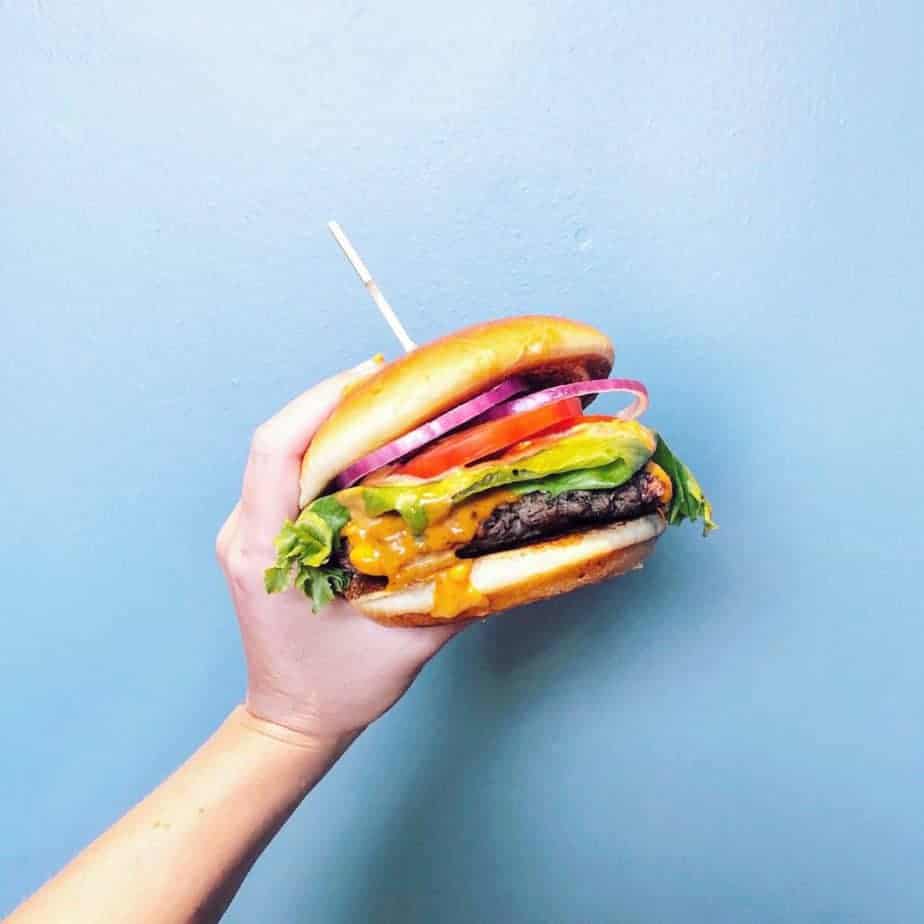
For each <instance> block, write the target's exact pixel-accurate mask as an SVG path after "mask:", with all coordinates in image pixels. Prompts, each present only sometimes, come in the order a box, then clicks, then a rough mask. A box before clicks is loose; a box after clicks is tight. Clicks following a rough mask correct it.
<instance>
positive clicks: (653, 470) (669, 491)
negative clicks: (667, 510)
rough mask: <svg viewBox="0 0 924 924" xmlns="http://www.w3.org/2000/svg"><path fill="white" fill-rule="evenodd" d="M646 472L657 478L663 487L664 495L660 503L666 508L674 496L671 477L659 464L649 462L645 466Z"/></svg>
mask: <svg viewBox="0 0 924 924" xmlns="http://www.w3.org/2000/svg"><path fill="white" fill-rule="evenodd" d="M645 471H646V472H648V474H649V475H651V476H652V477H653V478H657V480H658V481H660V482H661V487H662V489H663V491H664V493H663V494H662V495H661V499H660V503H661V505H662V506H664V507H666V506H667V505H668V504H669V503H670V502H671V498H672V497H673V496H674V485H673V482H672V481H671V478H670V475H668V474H667V472H665V471H664V469H663V468H661V466H660V465H658V463H657V462H648V463H646V465H645Z"/></svg>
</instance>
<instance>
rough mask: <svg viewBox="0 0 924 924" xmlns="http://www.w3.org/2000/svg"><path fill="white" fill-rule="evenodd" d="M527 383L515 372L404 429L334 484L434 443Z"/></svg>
mask: <svg viewBox="0 0 924 924" xmlns="http://www.w3.org/2000/svg"><path fill="white" fill-rule="evenodd" d="M527 387H528V386H527V384H526V380H525V379H522V378H520V377H519V376H514V377H513V378H509V379H507V380H506V381H504V382H501V383H500V385H495V386H494V387H493V388H491V389H489V390H488V391H485V392H482V393H481V394H480V395H476V396H475V397H474V398H471V399H469V400H468V401H465V402H464V403H463V404H460V405H458V406H457V407H454V408H453V409H452V410H450V411H446V413H445V414H440V416H439V417H436V418H434V419H433V420H431V421H428V422H427V423H425V424H422V425H421V426H419V427H417V429H416V430H411V432H410V433H405V434H404V436H402V437H399V438H398V439H396V440H392V442H390V443H386V444H385V445H384V446H382V447H381V448H379V449H376V450H375V452H370V453H369V455H367V456H363V457H362V458H361V459H358V460H357V461H356V462H354V463H353V464H352V465H350V466H349V467H348V468H345V469H344V470H343V471H342V472H341V473H340V474H339V475H338V476H337V478H336V479H335V480H334V484H335V485H336V487H337V488H348V487H350V485H353V484H356V482H357V481H359V479H360V478H364V477H365V476H366V475H369V474H371V473H372V472H374V471H376V470H378V469H380V468H382V466H384V465H388V463H389V462H394V461H395V459H400V458H401V457H402V456H406V455H407V454H408V453H409V452H413V451H414V450H415V449H420V447H421V446H426V445H427V443H432V442H433V441H434V440H435V439H439V437H441V436H444V435H445V434H446V433H448V432H449V431H450V430H455V429H456V427H461V426H462V424H464V423H468V422H469V421H470V420H474V419H475V418H476V417H480V416H482V415H483V414H484V413H485V411H487V410H489V409H490V408H493V407H494V406H495V405H497V404H500V403H501V402H502V401H506V400H507V399H508V398H509V397H510V396H511V395H516V394H519V393H520V392H521V391H526V389H527ZM543 403H544V402H543Z"/></svg>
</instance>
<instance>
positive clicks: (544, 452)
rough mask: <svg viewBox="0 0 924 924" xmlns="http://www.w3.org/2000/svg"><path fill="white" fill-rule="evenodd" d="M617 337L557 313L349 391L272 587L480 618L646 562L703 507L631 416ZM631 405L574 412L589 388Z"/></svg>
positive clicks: (421, 617) (400, 617)
mask: <svg viewBox="0 0 924 924" xmlns="http://www.w3.org/2000/svg"><path fill="white" fill-rule="evenodd" d="M612 365H613V345H612V343H611V342H610V340H609V338H608V337H606V336H605V335H604V334H602V333H601V332H600V331H598V330H595V329H594V328H593V327H589V326H588V325H586V324H581V323H578V322H576V321H569V320H567V319H565V318H559V317H543V316H527V317H514V318H507V319H505V320H501V321H493V322H490V323H487V324H479V325H477V326H474V327H469V328H466V329H465V330H462V331H459V332H457V333H454V334H450V335H449V336H446V337H443V338H442V339H440V340H436V341H434V342H433V343H429V344H427V345H425V346H421V347H418V348H417V349H416V350H414V351H413V352H411V353H409V354H408V355H406V356H402V357H401V358H400V359H398V360H396V361H395V362H392V363H390V364H388V365H385V366H383V368H382V369H381V370H380V371H378V372H377V373H376V374H375V375H373V376H372V377H371V378H369V379H366V380H364V381H363V382H362V383H361V384H359V385H358V386H356V387H354V388H353V389H352V390H349V391H348V392H347V394H346V395H345V396H344V399H343V401H342V402H341V403H340V404H339V405H338V406H337V407H336V408H335V410H334V411H333V413H332V414H331V415H330V417H328V418H327V420H326V421H325V422H324V423H323V424H322V425H321V427H320V429H319V430H318V431H317V433H316V434H315V436H314V439H313V440H312V441H311V445H310V446H309V447H308V450H307V451H306V453H305V456H304V459H303V462H302V469H301V479H300V493H301V500H300V506H301V507H302V511H301V513H300V515H299V516H298V518H297V519H296V520H295V522H294V523H293V522H286V523H285V524H284V525H283V526H282V530H281V532H280V533H279V536H278V537H277V539H276V550H277V552H278V557H277V559H276V562H275V564H274V565H273V566H272V567H270V568H268V569H267V571H266V589H267V591H269V592H270V593H276V592H278V591H282V590H285V589H286V588H287V587H289V586H291V585H292V584H293V583H294V584H295V586H296V587H298V588H299V589H301V590H303V591H304V592H305V593H306V594H307V595H308V596H309V597H310V598H311V599H312V600H313V602H314V607H315V609H316V610H317V609H318V608H319V607H321V606H323V605H324V604H325V603H327V602H328V601H330V600H331V599H333V597H334V596H335V595H339V596H343V597H346V598H347V599H348V600H350V601H351V603H352V604H353V606H355V607H356V608H357V609H359V610H360V611H361V612H362V613H364V614H365V615H366V616H368V617H370V618H371V619H374V620H376V621H378V622H381V623H384V624H386V625H391V626H433V625H442V624H445V623H446V622H448V621H451V620H465V619H472V618H476V617H484V616H487V615H488V614H490V613H494V612H497V611H500V610H505V609H509V608H510V607H513V606H520V605H522V604H525V603H531V602H533V601H534V600H540V599H543V598H545V597H551V596H554V595H556V594H561V593H567V592H568V591H570V590H574V589H575V588H577V587H581V586H583V585H585V584H592V583H595V582H597V581H602V580H604V579H606V578H610V577H615V576H616V575H619V574H622V573H623V572H625V571H628V570H630V569H633V568H638V567H640V566H641V564H642V562H643V561H644V560H645V559H646V558H647V557H648V555H649V554H650V553H651V551H652V549H653V548H654V545H655V542H656V541H657V539H658V537H659V536H660V535H661V533H662V532H664V530H665V528H666V526H667V525H668V524H673V523H680V522H682V521H683V520H691V521H696V520H701V521H702V523H703V528H704V529H703V531H704V534H705V533H707V532H708V531H709V530H710V529H712V528H713V527H714V523H713V522H712V511H711V507H710V505H709V502H708V501H707V500H706V498H705V496H704V495H703V492H702V489H701V488H700V486H699V484H698V482H697V481H696V479H695V478H694V477H693V474H692V472H691V471H690V470H689V469H688V468H687V467H686V466H685V465H684V464H683V463H682V462H681V461H680V460H679V459H678V458H677V457H676V456H675V455H674V454H673V453H672V452H671V450H670V449H669V448H668V447H667V444H666V443H665V442H664V440H663V439H662V437H661V436H660V434H658V433H657V432H655V431H654V430H651V429H649V428H648V427H646V426H644V425H643V424H641V423H640V422H639V421H638V417H640V416H641V414H642V412H643V411H644V410H645V409H646V407H647V405H648V394H647V391H646V390H645V387H644V385H642V384H641V383H640V382H636V381H632V380H628V379H613V378H609V377H608V376H609V374H610V370H611V368H612ZM604 392H616V393H622V394H625V395H628V396H629V397H630V398H631V401H630V403H629V404H628V406H627V407H626V408H624V409H623V410H622V411H620V412H619V413H617V414H615V415H602V414H587V413H585V409H586V406H587V405H588V404H589V403H590V401H591V400H593V398H594V397H595V396H596V395H599V394H601V393H604Z"/></svg>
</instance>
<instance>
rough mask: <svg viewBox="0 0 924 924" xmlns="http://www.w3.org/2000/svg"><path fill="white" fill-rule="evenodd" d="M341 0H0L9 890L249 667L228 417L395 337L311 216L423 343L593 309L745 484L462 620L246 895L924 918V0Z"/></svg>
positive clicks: (361, 915) (700, 448)
mask: <svg viewBox="0 0 924 924" xmlns="http://www.w3.org/2000/svg"><path fill="white" fill-rule="evenodd" d="M317 6H319V8H313V9H312V8H311V7H310V5H304V4H296V3H292V2H288V3H285V2H267V3H263V4H259V5H254V4H240V3H221V2H217V0H207V2H202V3H198V4H189V3H185V2H184V3H181V2H179V0H169V2H161V3H157V4H142V3H132V4H120V3H116V2H113V0H92V2H91V0H86V2H83V3H80V4H73V3H65V2H63V0H34V2H33V0H22V2H19V3H13V2H6V3H4V4H2V5H0V107H2V133H0V139H2V140H0V215H2V219H0V310H2V321H0V338H2V342H3V363H2V369H0V387H2V441H3V447H4V448H3V452H2V454H0V485H2V487H0V501H2V511H0V514H2V523H3V540H2V542H3V554H2V559H0V562H2V563H0V577H2V581H3V586H4V594H3V601H4V602H3V607H2V610H3V636H2V638H3V641H2V648H0V669H2V680H0V684H2V698H0V728H2V756H0V791H2V823H3V832H4V834H3V842H2V846H0V854H2V856H0V861H2V862H0V869H2V874H0V909H8V908H10V907H12V905H13V904H14V903H15V902H16V901H18V900H19V899H20V898H21V897H23V896H24V895H25V894H26V893H27V892H29V891H31V890H32V889H33V888H35V887H36V886H37V885H38V884H39V883H40V882H41V881H42V880H43V879H44V878H45V877H47V876H48V875H49V874H50V873H51V872H52V871H54V870H55V869H56V868H57V867H59V866H60V865H61V864H62V863H64V862H65V861H66V860H67V859H68V858H69V857H70V856H71V855H72V854H73V853H74V852H75V851H76V850H77V849H78V848H79V847H80V846H81V845H83V844H84V843H85V842H87V841H88V840H89V839H90V838H92V837H93V836H94V835H95V834H97V833H98V832H99V831H100V830H101V828H102V827H104V826H105V825H106V824H108V823H109V822H110V821H112V820H113V819H115V818H116V817H117V816H118V815H119V814H120V813H121V812H123V811H124V810H125V809H126V808H128V807H129V806H130V805H131V804H132V803H133V802H134V801H135V800H137V799H138V798H139V797H140V796H141V795H142V794H144V793H145V792H146V791H147V790H148V789H149V788H151V787H153V786H154V785H155V784H156V783H157V782H158V781H159V780H160V779H161V778H162V777H163V776H164V775H165V774H166V773H167V772H168V771H169V770H171V769H172V768H173V767H174V766H175V765H177V764H178V763H179V762H180V761H181V760H183V759H184V758H185V757H186V756H187V754H188V753H189V752H190V751H191V750H192V749H193V748H194V747H195V746H196V745H197V744H198V742H199V741H200V740H201V739H202V738H203V737H204V736H206V735H207V734H208V733H209V732H210V731H211V730H212V729H213V728H214V727H215V726H216V724H217V723H218V722H219V721H220V719H221V718H222V717H223V716H224V715H225V713H226V712H227V710H228V709H229V708H230V707H231V706H232V705H233V704H234V703H235V702H237V701H238V699H239V697H240V696H241V693H242V682H243V669H242V661H241V654H240V650H239V645H238V638H237V631H236V628H235V624H234V619H233V614H232V611H231V607H230V604H229V602H228V600H227V597H226V593H225V590H224V587H223V583H222V580H221V577H220V575H219V572H218V569H217V567H216V565H215V564H214V561H213V538H214V534H215V532H216V530H217V528H218V526H219V524H220V523H221V521H222V519H223V518H224V516H225V514H226V512H227V511H228V510H229V508H230V507H231V505H232V504H233V502H234V500H235V497H236V493H237V489H238V486H239V479H240V473H241V469H242V464H243V461H244V457H245V452H246V448H247V444H248V440H249V436H250V433H251V431H252V429H253V428H254V426H255V425H256V424H258V423H259V422H260V421H261V420H262V419H264V418H265V417H267V416H268V415H269V414H270V413H272V412H273V411H274V410H275V409H276V408H277V407H278V406H279V405H280V404H281V403H283V402H284V401H286V400H287V399H288V398H290V397H291V396H293V395H294V394H296V393H298V392H300V391H301V390H302V389H303V388H305V387H306V386H307V385H309V384H310V383H312V382H313V381H314V380H316V379H317V378H319V377H320V376H322V375H325V374H327V373H330V372H332V371H333V370H335V369H338V368H341V367H344V366H346V365H349V364H352V363H356V362H358V361H360V360H362V359H364V358H365V357H367V356H368V355H370V354H372V353H374V352H376V351H378V350H385V351H386V352H388V353H389V354H390V355H394V354H395V352H396V345H395V344H394V343H393V342H392V340H391V338H390V334H389V333H388V331H387V329H386V328H385V327H384V326H383V324H382V323H381V321H380V320H379V318H378V317H377V315H376V314H375V313H374V311H373V309H372V306H371V303H368V302H367V300H366V297H365V295H364V293H363V292H362V289H361V288H360V287H359V285H358V283H357V281H356V279H355V277H354V276H353V274H352V271H351V270H350V269H349V267H348V266H347V265H346V263H345V262H344V260H343V259H342V257H341V255H340V253H339V251H338V250H337V249H336V247H335V245H334V243H333V242H332V240H331V239H330V238H329V237H328V235H327V232H326V230H325V227H324V222H325V221H326V220H327V219H328V218H332V217H335V218H337V219H338V220H339V221H340V222H341V223H342V224H343V225H344V226H345V228H346V229H347V231H348V232H349V233H350V234H351V236H352V237H353V238H354V240H355V242H356V244H357V246H358V247H359V248H360V250H361V252H362V253H363V255H364V256H365V258H366V260H367V262H368V263H369V265H370V267H371V268H372V269H373V271H374V272H375V274H376V276H377V277H378V279H379V281H380V283H381V285H382V287H383V289H384V290H385V292H386V293H387V294H388V296H389V298H390V299H391V301H392V303H393V304H394V305H395V306H396V307H397V308H398V309H399V311H400V312H401V314H402V315H403V317H404V319H405V322H406V324H407V326H408V327H409V329H410V331H411V332H412V334H413V335H414V336H415V337H416V338H417V339H419V340H425V339H428V338H430V337H432V336H434V335H437V334H440V333H442V332H444V331H446V330H448V329H451V328H453V327H456V326H459V325H461V324H463V323H467V322H473V321H476V320H483V319H486V318H490V317H498V316H501V315H504V314H507V313H510V312H516V311H528V310H531V311H552V312H562V313H567V314H571V315H573V316H575V317H577V318H582V319H585V320H587V321H591V322H594V323H596V324H597V325H599V326H601V327H603V328H604V329H605V330H606V331H607V332H609V333H610V334H611V335H612V336H613V338H614V340H615V341H616V344H617V366H616V368H617V371H618V372H619V373H621V374H624V375H631V376H635V377H639V378H642V379H644V380H645V381H646V382H647V383H648V385H649V387H650V389H651V392H652V395H653V408H652V410H651V412H650V413H649V415H648V418H647V419H648V421H649V422H650V423H651V424H652V425H654V426H656V427H659V428H660V429H662V430H663V432H664V433H665V434H666V435H667V436H668V437H669V439H670V441H671V442H672V443H673V444H674V446H675V448H677V449H678V450H679V451H680V453H681V454H682V456H683V457H684V458H685V459H686V460H687V461H688V462H690V464H691V465H692V466H693V467H694V469H695V470H696V471H697V473H698V474H699V475H700V477H701V479H702V481H703V482H704V484H705V485H706V486H707V487H708V489H709V491H710V493H711V495H712V498H713V500H714V502H715V506H716V510H717V514H718V519H719V520H720V522H721V524H722V528H721V531H720V532H719V533H717V534H716V535H715V536H714V538H711V539H710V540H709V541H703V540H701V539H700V538H699V535H698V532H697V531H695V530H693V529H690V528H685V529H681V530H675V531H672V532H671V534H669V535H668V536H667V537H666V538H665V539H664V540H663V541H662V542H661V544H660V546H659V550H658V553H657V555H656V556H655V558H654V559H653V560H652V561H651V563H650V565H649V567H647V568H646V569H645V571H644V572H642V573H640V574H635V575H632V576H630V577H628V578H626V579H624V580H622V581H620V582H616V583H615V584H610V585H606V586H599V587H595V588H592V589H590V590H587V591H584V592H581V593H576V594H574V595H573V596H571V597H568V598H567V599H564V600H558V601H554V602H551V603H547V604H543V605H539V606H536V607H533V608H531V609H529V610H522V611H519V612H516V613H512V614H510V615H508V616H505V617H503V618H500V619H496V620H494V621H492V622H489V623H488V624H486V625H483V626H479V627H476V628H474V629H473V630H471V631H469V632H468V633H466V634H465V635H464V636H463V637H462V638H461V639H460V640H458V642H457V643H456V644H454V645H453V646H451V648H450V650H448V651H447V652H446V653H445V655H444V656H443V657H441V658H440V659H439V660H438V661H437V662H435V663H434V664H433V665H431V667H430V668H429V669H428V670H427V671H426V672H425V674H424V676H423V677H422V678H421V680H420V681H419V683H417V684H416V686H415V687H414V688H413V690H412V691H411V692H410V694H409V695H408V696H407V698H406V699H405V700H404V701H403V702H402V703H401V704H400V705H399V706H398V708H396V709H395V710H394V711H393V712H392V713H390V714H389V715H388V716H387V717H386V718H385V719H384V720H383V721H382V722H380V723H379V724H378V725H376V726H375V727H374V728H372V729H371V730H370V731H369V732H368V733H367V734H366V735H364V736H363V737H362V738H361V739H360V740H359V742H358V743H357V744H356V745H355V746H354V747H353V748H352V750H351V751H350V752H349V753H348V754H347V755H346V756H345V757H344V759H343V760H342V761H341V762H340V764H339V765H338V767H337V768H336V769H335V771H334V772H333V773H332V774H331V775H330V776H329V777H328V778H327V779H326V780H325V781H324V783H323V784H322V785H321V786H320V788H319V789H318V790H317V791H316V792H315V793H314V794H313V795H312V796H311V797H310V798H309V799H308V800H307V802H306V803H305V804H304V805H303V806H302V808H301V809H300V810H299V811H298V813H297V814H296V816H295V817H294V818H293V819H292V821H291V822H290V823H289V825H288V826H287V827H286V829H285V830H284V831H283V833H282V834H281V835H280V837H279V838H278V839H277V840H276V842H274V843H273V845H272V846H271V847H270V849H269V850H268V851H267V853H266V855H265V856H264V857H263V859H262V860H261V861H260V862H259V864H258V865H257V867H256V868H255V870H254V872H253V873H252V874H251V876H250V878H249V879H248V881H247V882H246V884H245V886H244V888H243V890H242V892H241V894H240V896H239V898H238V899H237V901H236V902H235V904H234V905H233V907H232V910H231V911H230V913H229V915H228V919H229V920H230V921H234V922H248V921H253V920H262V921H273V922H277V921H278V922H288V921H306V920H322V921H326V922H353V921H365V920H371V921H396V922H397V921H401V922H411V921H414V922H416V921H420V922H424V921H426V922H430V921H436V920H439V921H443V922H470V921H480V920H498V921H499V920H505V921H516V922H521V921H523V922H526V921H529V922H534V921H548V922H598V921H623V922H624V921H645V922H647V921H659V922H674V921H677V922H688V921H696V920H710V921H723V922H724V921H729V922H750V921H755V922H757V921H760V922H763V921H767V922H770V921H774V922H775V921H813V922H816V921H838V922H841V921H870V922H877V924H878V922H892V921H895V922H906V921H909V920H912V919H920V918H921V917H922V915H924V879H922V878H921V876H920V860H921V856H922V853H924V829H922V825H921V817H922V813H924V786H922V773H924V746H922V737H924V728H922V719H924V708H922V707H924V672H922V670H921V661H922V648H924V621H922V618H921V617H922V606H921V603H920V600H919V580H920V572H921V567H922V563H924V562H922V559H924V556H922V542H921V534H920V525H921V524H920V520H921V511H922V501H924V490H922V483H924V479H922V478H921V476H920V472H919V467H920V459H921V458H922V453H924V439H922V425H921V406H922V398H924V394H922V386H921V375H920V367H921V320H920V312H921V309H922V305H924V298H922V296H924V261H922V244H924V181H922V175H924V174H922V163H924V119H922V109H921V106H922V103H921V100H922V98H924V96H922V94H924V66H922V64H921V60H920V48H919V44H920V38H921V35H922V25H924V22H922V15H921V14H920V13H919V12H918V10H920V5H918V4H913V3H910V2H908V3H900V2H895V3H883V4H863V3H840V2H833V0H832V2H827V3H825V2H812V3H804V2H796V0H792V2H777V3H743V4H725V3H719V2H706V3H700V4H688V3H681V2H676V3H640V2H631V3H617V4H610V3H606V2H602V0H585V2H581V3H577V2H555V3H527V2H524V0H512V2H506V3H496V2H495V3H482V2H476V3H469V4H456V5H455V6H452V7H450V5H448V4H430V3H425V2H422V0H416V2H409V3H404V4H365V3H356V2H349V3H344V4H332V3H327V4H320V5H315V7H317ZM600 406H601V407H604V405H603V403H602V402H601V405H600Z"/></svg>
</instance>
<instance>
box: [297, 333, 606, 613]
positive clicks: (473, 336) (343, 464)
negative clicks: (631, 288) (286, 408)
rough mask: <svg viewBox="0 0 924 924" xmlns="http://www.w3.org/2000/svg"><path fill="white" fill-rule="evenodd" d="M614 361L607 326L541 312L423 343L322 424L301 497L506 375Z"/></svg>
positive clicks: (592, 369)
mask: <svg viewBox="0 0 924 924" xmlns="http://www.w3.org/2000/svg"><path fill="white" fill-rule="evenodd" d="M612 366H613V345H612V343H610V340H609V338H608V337H607V336H606V335H605V334H602V333H601V332H600V331H598V330H596V329H595V328H593V327H590V326H589V325H587V324H581V323H579V322H578V321H569V320H568V319H566V318H559V317H553V316H545V315H524V316H522V317H513V318H505V319H503V320H501V321H490V322H488V323H486V324H477V325H475V326H474V327H468V328H465V329H464V330H460V331H457V332H456V333H454V334H449V335H447V336H445V337H442V338H441V339H439V340H434V341H433V342H432V343H428V344H425V345H423V346H420V347H418V348H417V349H416V350H414V351H413V352H411V353H408V354H407V355H406V356H402V357H401V358H400V359H397V360H395V361H394V362H392V363H389V364H388V365H387V366H384V367H383V368H382V369H381V371H379V372H377V373H376V374H375V375H373V376H372V377H371V378H369V379H367V380H366V381H364V382H363V383H362V384H360V385H358V386H357V387H356V388H354V389H353V390H351V391H349V392H348V393H347V395H346V396H345V398H344V399H343V401H342V402H341V403H340V404H339V405H338V406H337V407H336V408H335V409H334V412H333V413H332V414H331V415H330V417H328V419H327V420H326V421H325V422H324V423H323V424H322V425H321V427H320V428H319V429H318V431H317V433H315V435H314V439H313V440H312V441H311V445H310V446H309V447H308V451H307V452H306V453H305V456H304V458H303V460H302V471H301V480H300V501H299V502H300V504H301V506H302V507H304V506H306V505H307V504H309V503H310V502H311V501H312V500H314V499H315V498H316V497H317V496H318V495H320V494H321V493H323V491H324V489H325V488H326V487H327V485H328V484H329V483H330V482H331V481H332V480H333V478H335V477H336V476H337V475H338V474H340V472H342V471H343V470H344V469H345V468H347V466H349V465H351V464H352V463H353V462H356V461H357V460H359V459H361V458H362V457H363V456H365V455H367V454H368V453H370V452H372V451H373V450H375V449H378V448H379V447H380V446H384V445H385V444H386V443H390V442H391V441H392V440H394V439H397V438H398V437H399V436H403V435H404V434H405V433H408V432H409V431H411V430H413V429H414V428H415V427H418V426H420V424H422V423H426V422H427V421H428V420H432V419H433V418H434V417H437V416H439V415H440V414H442V413H444V412H445V411H448V410H449V409H450V408H453V407H455V406H456V405H458V404H461V403H462V402H463V401H467V400H468V399H469V398H472V397H474V396H475V395H477V394H479V393H481V392H483V391H486V390H487V389H489V388H491V387H492V386H494V385H497V384H499V383H500V382H502V381H503V380H504V379H506V378H509V377H510V376H513V375H523V376H526V377H527V378H529V379H531V380H532V383H531V384H534V385H535V386H536V387H537V388H541V387H543V386H545V385H553V384H559V383H564V382H573V381H579V380H584V379H596V378H605V377H606V376H607V375H608V374H609V371H610V369H611V368H612ZM524 602H525V601H524Z"/></svg>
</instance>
